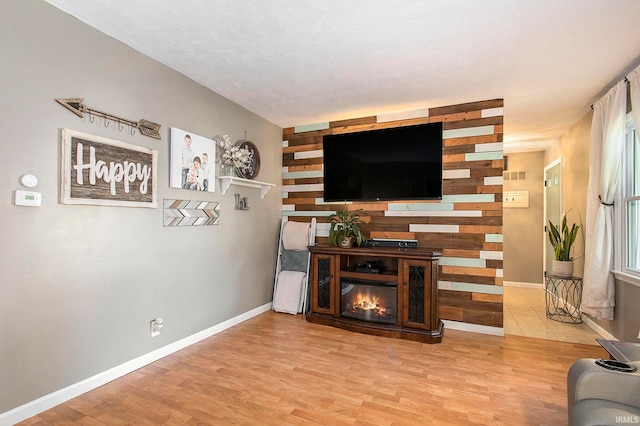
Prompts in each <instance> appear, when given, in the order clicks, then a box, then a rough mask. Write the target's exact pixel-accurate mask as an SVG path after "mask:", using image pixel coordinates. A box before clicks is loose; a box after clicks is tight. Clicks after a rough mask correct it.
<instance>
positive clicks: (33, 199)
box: [16, 191, 42, 207]
mask: <svg viewBox="0 0 640 426" xmlns="http://www.w3.org/2000/svg"><path fill="white" fill-rule="evenodd" d="M41 205H42V193H40V192H34V191H16V206H28V207H39V206H41Z"/></svg>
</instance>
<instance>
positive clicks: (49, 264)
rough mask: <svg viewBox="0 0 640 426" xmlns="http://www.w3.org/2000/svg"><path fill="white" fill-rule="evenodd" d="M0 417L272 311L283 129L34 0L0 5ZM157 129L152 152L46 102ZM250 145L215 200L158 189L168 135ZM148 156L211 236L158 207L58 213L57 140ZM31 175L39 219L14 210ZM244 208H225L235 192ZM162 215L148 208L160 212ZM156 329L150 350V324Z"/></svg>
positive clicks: (62, 209)
mask: <svg viewBox="0 0 640 426" xmlns="http://www.w3.org/2000/svg"><path fill="white" fill-rule="evenodd" d="M0 56H1V57H2V61H3V64H2V66H1V67H0V82H1V83H0V84H1V91H0V93H1V95H0V112H1V113H2V130H3V143H2V144H0V167H1V168H2V174H0V194H2V196H0V237H1V241H2V248H0V252H1V255H0V273H1V277H2V278H1V283H2V285H1V286H0V342H1V343H0V413H2V412H4V411H7V410H9V409H11V408H14V407H17V406H19V405H22V404H24V403H26V402H29V401H32V400H34V399H36V398H38V397H40V396H43V395H46V394H48V393H50V392H53V391H55V390H57V389H60V388H63V387H65V386H68V385H70V384H73V383H76V382H78V381H80V380H83V379H85V378H88V377H90V376H92V375H94V374H96V373H99V372H102V371H105V370H107V369H109V368H111V367H114V366H117V365H119V364H122V363H124V362H126V361H128V360H131V359H133V358H136V357H138V356H140V355H143V354H145V353H148V352H150V351H153V350H155V349H157V348H159V347H162V346H165V345H167V344H170V343H172V342H175V341H177V340H179V339H181V338H184V337H186V336H189V335H192V334H194V333H196V332H198V331H201V330H204V329H207V328H209V327H211V326H214V325H216V324H218V323H220V322H222V321H224V320H227V319H229V318H232V317H235V316H237V315H239V314H242V313H244V312H247V311H249V310H251V309H253V308H256V307H259V306H262V305H264V304H266V303H269V302H270V301H271V292H272V285H273V275H274V269H275V266H274V265H275V259H276V251H277V239H278V230H279V223H280V217H281V197H280V190H281V185H280V183H281V164H282V153H281V149H282V147H281V140H282V137H281V135H282V130H281V129H280V128H278V127H277V126H275V125H273V124H271V123H269V122H267V121H265V120H264V119H262V118H260V117H258V116H256V115H254V114H252V113H251V112H249V111H247V110H245V109H243V108H242V107H240V106H238V105H236V104H234V103H232V102H230V101H229V100H227V99H225V98H223V97H221V96H219V95H217V94H215V93H213V92H211V91H208V90H207V89H205V88H204V87H202V86H200V85H198V84H196V83H195V82H193V81H191V80H189V79H187V78H185V77H184V76H182V75H180V74H178V73H176V72H174V71H172V70H170V69H168V68H167V67H165V66H163V65H161V64H159V63H157V62H155V61H153V60H151V59H150V58H148V57H146V56H143V55H141V54H139V53H137V52H135V51H133V50H132V49H130V48H129V47H127V46H125V45H123V44H122V43H120V42H118V41H115V40H113V39H111V38H109V37H107V36H105V35H104V34H102V33H100V32H98V31H96V30H94V29H92V28H90V27H88V26H86V25H84V24H82V23H81V22H79V21H77V20H76V19H75V18H72V17H70V16H68V15H66V14H64V13H63V12H61V11H59V10H58V9H55V8H54V7H52V6H50V5H48V4H46V3H45V2H43V1H39V0H26V1H25V0H3V1H2V2H1V3H0ZM71 97H84V98H85V103H86V104H87V105H89V106H90V107H93V108H96V109H100V110H103V111H107V112H111V113H113V114H116V115H120V116H122V117H125V118H130V119H132V120H139V119H141V118H146V119H148V120H151V121H154V122H157V123H160V124H162V129H161V134H162V140H155V139H152V138H149V137H145V136H141V135H140V134H139V133H138V134H136V135H134V136H130V135H126V134H124V133H119V132H117V131H114V130H112V129H111V128H109V129H107V128H105V127H104V126H102V127H101V126H99V125H96V124H91V123H90V122H89V120H85V121H83V120H82V119H80V118H79V117H77V116H75V115H74V114H72V113H71V112H69V111H68V110H66V109H65V108H63V107H62V106H60V105H59V104H57V103H56V102H55V101H54V99H55V98H71ZM170 127H178V128H180V129H184V130H187V131H189V132H192V133H195V134H198V135H202V136H206V137H212V136H214V135H217V134H222V133H228V134H229V135H230V136H232V138H234V139H242V138H243V137H244V132H245V131H246V132H247V136H248V139H250V140H252V141H253V142H254V143H255V144H256V145H257V146H258V148H259V150H260V155H261V159H262V167H261V169H260V174H259V175H258V176H257V179H258V180H261V181H265V182H272V183H276V184H277V185H278V186H277V187H276V188H273V189H271V191H270V192H269V193H268V194H267V195H266V197H265V199H264V200H260V198H259V191H258V190H257V189H253V188H244V187H231V189H230V191H229V192H227V194H226V195H224V196H222V195H221V193H220V192H219V190H218V192H215V193H202V192H195V191H187V190H181V189H170V188H169V158H168V155H169V149H170V145H169V128H170ZM61 128H70V129H75V130H78V131H82V132H85V133H90V134H94V135H99V136H104V137H108V138H112V139H117V140H120V141H123V142H127V143H130V144H135V145H140V146H144V147H147V148H153V149H157V150H158V151H159V163H158V193H159V197H158V198H159V201H160V202H161V201H162V199H163V198H178V199H196V200H206V201H219V202H220V204H221V218H220V225H219V226H207V227H181V228H165V227H163V226H162V208H161V207H159V208H157V209H145V208H123V207H99V206H72V205H62V204H60V203H59V202H58V200H59V179H60V168H59V158H60V129H61ZM25 173H33V174H35V175H36V176H37V177H38V178H39V180H40V184H39V185H38V186H37V188H36V190H37V191H40V192H41V193H42V197H43V203H42V207H38V208H27V207H17V206H15V205H13V192H14V191H15V190H16V189H24V188H22V187H21V186H20V184H19V177H20V176H21V175H23V174H25ZM234 192H240V193H241V194H242V195H243V196H248V197H249V202H250V206H251V210H249V211H243V212H240V211H235V210H234V209H233V193H234ZM160 205H161V204H160ZM155 317H163V318H164V320H165V326H164V329H163V330H162V334H161V335H160V336H158V337H155V338H151V337H150V333H149V321H150V320H151V319H153V318H155Z"/></svg>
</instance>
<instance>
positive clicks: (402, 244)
mask: <svg viewBox="0 0 640 426" xmlns="http://www.w3.org/2000/svg"><path fill="white" fill-rule="evenodd" d="M362 246H363V247H398V248H418V240H393V239H388V238H374V239H372V240H364V241H363V242H362Z"/></svg>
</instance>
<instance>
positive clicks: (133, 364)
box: [0, 303, 271, 426]
mask: <svg viewBox="0 0 640 426" xmlns="http://www.w3.org/2000/svg"><path fill="white" fill-rule="evenodd" d="M270 309H271V303H267V304H266V305H262V306H259V307H257V308H255V309H252V310H250V311H248V312H245V313H244V314H240V315H238V316H237V317H234V318H231V319H228V320H226V321H223V322H221V323H220V324H216V325H214V326H213V327H210V328H207V329H206V330H202V331H200V332H198V333H195V334H192V335H191V336H188V337H185V338H184V339H181V340H178V341H177V342H174V343H171V344H169V345H167V346H163V347H162V348H159V349H156V350H154V351H152V352H149V353H147V354H144V355H142V356H140V357H138V358H135V359H132V360H131V361H127V362H125V363H124V364H120V365H118V366H116V367H113V368H111V369H109V370H107V371H103V372H102V373H98V374H96V375H95V376H93V377H89V378H88V379H85V380H82V381H80V382H78V383H74V384H72V385H70V386H67V387H66V388H63V389H59V390H57V391H55V392H52V393H50V394H48V395H45V396H43V397H40V398H38V399H36V400H34V401H31V402H28V403H26V404H23V405H21V406H19V407H16V408H14V409H12V410H9V411H6V412H4V413H0V426H10V425H13V424H15V423H18V422H21V421H23V420H25V419H28V418H29V417H33V416H36V415H38V414H39V413H42V412H43V411H46V410H48V409H50V408H53V407H55V406H56V405H60V404H62V403H64V402H66V401H69V400H70V399H73V398H75V397H77V396H80V395H82V394H83V393H86V392H89V391H90V390H93V389H96V388H98V387H100V386H102V385H104V384H106V383H109V382H111V381H113V380H115V379H118V378H120V377H122V376H124V375H126V374H129V373H131V372H133V371H135V370H137V369H139V368H141V367H144V366H145V365H148V364H151V363H152V362H155V361H157V360H159V359H161V358H164V357H165V356H167V355H171V354H172V353H174V352H177V351H179V350H181V349H184V348H186V347H187V346H190V345H193V344H194V343H197V342H199V341H201V340H203V339H206V338H207V337H211V336H213V335H214V334H217V333H219V332H221V331H224V330H226V329H228V328H230V327H233V326H234V325H237V324H240V323H241V322H243V321H246V320H248V319H250V318H253V317H255V316H257V315H260V314H261V313H263V312H266V311H268V310H270Z"/></svg>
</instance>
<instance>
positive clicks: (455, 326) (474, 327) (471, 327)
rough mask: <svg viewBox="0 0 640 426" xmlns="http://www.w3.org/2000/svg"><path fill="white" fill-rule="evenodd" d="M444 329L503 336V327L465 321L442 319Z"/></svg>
mask: <svg viewBox="0 0 640 426" xmlns="http://www.w3.org/2000/svg"><path fill="white" fill-rule="evenodd" d="M442 322H444V328H445V329H447V328H448V329H451V330H461V331H471V332H473V333H482V334H491V335H493V336H504V328H502V327H491V326H488V325H479V324H469V323H467V322H460V321H451V320H442Z"/></svg>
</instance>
